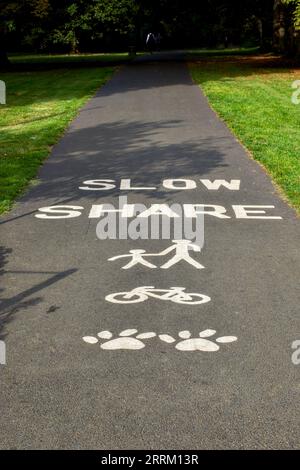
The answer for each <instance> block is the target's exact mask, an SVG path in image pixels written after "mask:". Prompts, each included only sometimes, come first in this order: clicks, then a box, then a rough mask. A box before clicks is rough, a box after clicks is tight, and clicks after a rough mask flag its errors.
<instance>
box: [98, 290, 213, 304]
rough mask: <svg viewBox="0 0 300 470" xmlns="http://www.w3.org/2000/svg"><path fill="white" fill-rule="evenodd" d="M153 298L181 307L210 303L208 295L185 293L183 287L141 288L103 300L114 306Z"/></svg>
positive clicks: (109, 296)
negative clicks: (180, 305)
mask: <svg viewBox="0 0 300 470" xmlns="http://www.w3.org/2000/svg"><path fill="white" fill-rule="evenodd" d="M150 297H153V298H155V299H159V300H166V301H170V302H174V303H177V304H183V305H200V304H205V303H207V302H210V300H211V298H210V297H209V296H208V295H204V294H199V293H196V292H193V293H189V292H185V288H184V287H170V289H155V288H154V287H152V286H150V287H149V286H141V287H136V288H135V289H132V290H131V291H129V292H115V293H114V294H109V295H107V296H106V297H105V300H107V301H108V302H112V303H115V304H135V303H140V302H144V301H145V300H147V299H149V298H150Z"/></svg>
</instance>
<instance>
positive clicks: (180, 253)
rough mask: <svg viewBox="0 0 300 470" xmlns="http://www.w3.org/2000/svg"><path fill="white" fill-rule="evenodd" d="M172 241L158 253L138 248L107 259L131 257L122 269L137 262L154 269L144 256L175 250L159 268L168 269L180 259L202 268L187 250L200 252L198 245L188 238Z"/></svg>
mask: <svg viewBox="0 0 300 470" xmlns="http://www.w3.org/2000/svg"><path fill="white" fill-rule="evenodd" d="M172 242H173V245H172V246H170V247H169V248H166V249H165V250H163V251H161V252H160V253H147V252H146V250H140V249H138V250H130V251H129V253H128V254H126V255H118V256H113V257H112V258H109V259H108V261H115V260H117V259H121V258H131V260H130V261H129V263H127V264H126V265H125V266H122V269H130V268H132V267H133V266H136V265H137V264H140V265H142V266H145V267H147V268H150V269H155V268H157V266H156V265H155V264H153V263H150V262H149V261H148V260H146V259H145V258H146V257H154V256H165V255H167V254H169V253H171V252H173V251H174V252H175V253H174V256H173V257H172V258H171V259H169V260H168V261H167V262H165V263H164V264H163V265H161V266H160V268H161V269H169V268H171V267H172V266H174V265H175V264H177V263H179V262H180V261H182V260H184V261H186V262H187V263H188V264H190V265H191V266H193V267H194V268H196V269H203V268H204V266H203V265H202V264H200V263H199V262H198V261H196V260H194V259H193V258H192V257H191V256H190V254H189V250H191V251H195V252H200V251H201V249H200V247H199V246H198V245H195V244H194V243H192V242H191V241H190V240H172Z"/></svg>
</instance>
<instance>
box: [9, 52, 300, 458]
mask: <svg viewBox="0 0 300 470" xmlns="http://www.w3.org/2000/svg"><path fill="white" fill-rule="evenodd" d="M154 58H155V57H154ZM279 131H280V130H279ZM103 179H106V180H113V181H112V182H110V184H111V185H112V188H111V189H109V190H101V189H100V190H99V188H101V185H100V184H99V182H98V186H97V185H96V184H95V182H94V183H93V184H88V183H84V182H86V181H90V180H103ZM128 179H131V183H130V184H131V187H135V188H136V187H140V188H141V187H143V188H146V187H147V188H149V187H152V188H155V189H134V190H133V189H128V184H129V183H128V181H126V180H128ZM121 180H123V183H122V187H123V188H125V189H120V183H121ZM164 180H172V181H171V182H170V181H169V182H166V181H165V182H164ZM174 180H176V181H174ZM178 180H184V181H178ZM200 180H205V183H203V182H201V181H200ZM207 180H209V181H208V182H207ZM215 180H225V181H227V182H230V181H231V180H237V181H238V183H237V182H235V183H234V182H232V181H231V185H233V186H234V185H237V184H238V185H239V189H236V188H235V189H232V187H233V186H231V189H230V188H228V187H225V186H222V185H221V187H220V188H219V190H216V189H209V188H208V187H207V186H209V187H211V184H212V182H214V181H215ZM114 182H115V183H114ZM163 182H164V183H163ZM114 185H115V187H113V186H114ZM178 186H180V188H179V187H178ZM183 186H187V187H188V189H182V187H183ZM195 186H196V187H195ZM80 187H81V188H82V187H85V188H87V187H90V188H91V189H90V190H88V189H79V188H80ZM172 187H173V189H172ZM126 188H127V189H126ZM174 188H175V189H174ZM120 196H127V198H128V203H129V204H144V205H145V206H146V207H147V208H150V207H152V208H153V205H154V204H159V205H160V208H161V207H162V206H161V205H163V204H164V205H168V206H171V205H172V204H174V203H177V204H179V205H180V206H181V207H182V205H184V204H185V205H188V204H190V205H193V204H199V205H203V206H200V207H202V208H204V210H207V211H213V212H215V213H218V214H219V215H220V214H223V215H227V218H220V217H216V216H215V215H211V214H206V215H204V246H203V247H202V250H201V252H197V251H192V250H189V252H188V253H189V255H190V257H191V258H192V259H194V260H196V261H197V262H198V263H200V264H201V265H202V266H204V269H197V268H196V267H195V266H192V265H191V264H189V263H188V262H187V261H186V259H183V260H181V261H179V262H178V263H177V262H176V260H175V264H174V265H173V266H171V267H169V268H167V269H162V268H161V266H162V265H164V264H165V263H167V262H168V260H170V259H171V258H172V257H173V256H174V254H175V251H170V252H168V253H167V254H165V255H160V256H158V254H159V253H161V252H162V251H164V250H167V249H168V248H169V247H174V246H175V243H173V242H172V239H170V240H167V239H165V240H161V239H160V240H153V239H152V240H151V239H149V240H139V239H138V240H132V239H121V240H120V239H116V240H112V239H107V240H100V239H99V238H98V237H97V235H96V227H97V224H98V222H99V220H100V219H99V218H96V217H90V215H91V212H90V211H91V209H92V206H93V205H94V210H95V211H96V212H97V210H98V211H99V205H101V204H107V203H109V204H113V205H114V207H115V208H118V204H119V197H120ZM57 205H59V206H77V207H80V209H77V211H78V212H79V215H78V217H72V218H58V219H53V218H52V216H53V213H50V212H49V211H48V212H47V211H46V212H42V211H40V210H39V209H41V208H44V207H49V206H51V207H52V206H57ZM95 206H97V207H96V208H95ZM214 206H221V207H222V208H224V210H223V209H220V210H219V209H216V207H214ZM233 206H235V208H233ZM236 206H238V207H236ZM244 206H251V207H248V208H245V207H244ZM253 206H261V207H260V208H257V207H256V208H254V207H253ZM266 206H272V207H266ZM164 207H166V206H164ZM188 207H191V206H188ZM198 208H199V206H198ZM72 210H73V211H74V210H76V209H74V208H73V209H72ZM255 210H256V211H261V212H256V213H255V212H252V211H255ZM218 211H219V212H218ZM220 211H221V212H220ZM41 214H43V216H45V215H46V217H48V218H39V217H36V216H37V215H41ZM65 214H66V213H65ZM71 214H73V215H74V212H73V213H71ZM54 215H55V214H54ZM59 215H60V216H62V215H63V213H61V212H60V213H59ZM249 217H256V218H249ZM262 217H266V218H262ZM271 217H278V218H271ZM131 220H134V219H131ZM0 222H1V224H0V225H1V226H0V232H1V252H0V256H1V297H2V301H1V313H0V318H1V332H0V334H1V340H2V341H4V342H5V345H6V365H0V374H1V383H0V397H1V398H0V402H1V413H0V422H1V435H0V447H1V448H3V449H7V448H17V449H40V448H47V449H67V448H69V449H88V448H94V449H154V448H155V449H191V448H195V449H207V448H209V449H224V448H230V449H239V448H296V447H299V442H300V427H299V422H300V419H299V418H300V412H299V410H300V406H299V401H300V381H299V379H300V375H299V374H300V365H296V364H294V363H293V361H292V354H293V349H292V343H293V342H294V341H296V340H300V320H299V313H300V311H299V293H300V292H299V279H300V267H299V266H300V263H299V261H300V250H299V239H300V236H299V235H300V223H299V219H298V218H297V217H296V214H295V212H294V211H293V209H291V208H289V206H288V205H287V204H286V203H285V202H284V200H283V198H282V197H281V196H280V194H279V193H278V191H277V189H276V188H275V187H274V185H273V184H272V182H271V180H270V178H269V177H268V176H267V174H266V172H265V171H264V169H263V168H261V167H260V166H259V165H258V164H257V163H256V162H255V161H253V160H252V159H251V157H250V156H249V155H248V154H247V152H246V151H245V149H244V148H243V147H242V146H241V144H240V143H239V142H238V141H237V140H236V139H235V137H234V136H233V135H232V133H231V132H230V131H229V130H228V128H227V127H226V126H225V125H224V123H223V122H221V120H219V118H218V117H217V116H216V114H215V113H214V112H213V111H212V110H211V109H210V107H209V105H208V102H207V100H206V98H205V97H204V96H203V94H202V92H201V90H200V89H199V87H198V86H197V85H195V84H193V82H192V80H191V78H190V75H189V72H188V69H187V66H186V65H185V64H184V63H180V62H176V61H174V62H172V61H166V62H164V61H163V60H160V61H155V60H154V61H152V62H147V61H138V62H137V63H135V64H132V65H128V66H125V67H123V68H121V69H120V70H119V71H118V72H117V73H116V74H115V75H114V77H113V78H112V80H111V81H110V82H109V83H107V84H106V85H105V86H104V87H103V88H102V89H101V90H99V92H98V93H97V95H96V96H95V97H94V98H92V99H91V100H90V101H89V102H88V103H87V104H86V105H85V106H84V107H83V109H82V110H81V112H80V114H79V115H78V117H77V118H76V119H75V120H74V121H73V122H72V124H71V125H70V127H69V129H68V130H67V131H66V133H65V135H64V136H63V138H62V139H61V140H60V142H59V143H58V144H57V145H55V147H54V148H53V150H52V152H51V155H50V157H49V158H48V159H47V161H46V163H45V164H44V165H43V167H42V168H41V170H40V172H39V175H38V182H36V183H35V184H33V185H31V187H30V188H29V190H28V191H27V192H26V194H25V195H24V196H23V197H22V198H21V199H20V200H19V201H18V202H17V204H16V205H15V206H14V208H13V210H12V211H11V212H10V213H9V214H7V215H5V216H3V217H2V218H1V219H0ZM132 249H144V250H145V251H146V254H152V255H156V256H153V257H147V258H145V259H147V261H149V262H151V263H152V264H154V265H155V266H157V267H156V268H155V269H154V268H152V269H151V268H150V267H149V266H144V265H141V264H138V265H135V266H133V267H130V268H129V269H122V267H124V266H125V265H126V263H128V262H129V261H130V258H129V257H128V258H121V259H116V260H114V261H108V259H109V258H111V257H115V256H119V255H124V254H128V253H129V250H132ZM141 286H154V287H155V288H156V289H164V290H169V289H170V288H171V287H174V286H176V287H178V286H180V287H184V288H185V291H184V292H188V293H197V294H200V295H203V296H204V295H205V296H207V297H193V299H207V298H210V301H208V302H206V303H202V304H189V303H187V304H184V303H180V298H179V302H178V296H177V297H176V295H175V301H174V294H173V295H171V299H170V298H169V299H166V298H154V297H152V296H151V295H150V296H148V295H147V293H146V294H145V292H144V294H135V295H133V296H131V297H130V296H129V297H128V298H127V299H126V298H124V295H123V294H122V295H119V296H115V297H113V299H117V301H120V300H121V301H124V300H128V299H129V300H140V301H139V302H136V303H127V304H126V303H115V302H111V301H110V300H109V299H108V300H107V299H106V296H108V295H110V294H116V293H120V292H130V291H132V289H135V288H137V287H141ZM181 298H182V297H181ZM110 299H111V297H110ZM176 299H177V301H176ZM185 299H186V297H185ZM188 299H190V298H188ZM126 330H132V331H126ZM135 330H136V331H135ZM103 331H104V332H105V333H103ZM124 331H125V333H124ZM98 333H100V335H99V336H97V334H98ZM146 333H147V334H146ZM150 333H152V334H150ZM199 333H201V337H199ZM120 334H121V336H119V335H120ZM140 334H142V336H141V337H139V335H140ZM144 334H146V335H144ZM154 334H155V335H154ZM126 335H127V336H126ZM128 335H130V336H128ZM167 335H168V336H167ZM190 335H191V337H192V338H194V339H193V340H191V339H189V336H190ZM145 336H146V337H145ZM224 337H225V339H224ZM83 338H85V339H83ZM219 338H221V339H220V340H219ZM218 340H219V341H218ZM168 341H170V342H168ZM171 341H172V342H171ZM224 341H226V342H224ZM116 348H120V349H116ZM125 348H130V349H125ZM294 362H295V361H294Z"/></svg>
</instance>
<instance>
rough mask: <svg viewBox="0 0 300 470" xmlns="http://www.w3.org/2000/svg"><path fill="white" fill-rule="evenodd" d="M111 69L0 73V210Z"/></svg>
mask: <svg viewBox="0 0 300 470" xmlns="http://www.w3.org/2000/svg"><path fill="white" fill-rule="evenodd" d="M113 70H114V69H113V68H88V69H76V70H67V69H61V70H53V71H40V72H27V73H25V72H24V73H9V72H8V73H1V75H0V79H1V80H3V81H5V83H6V88H7V98H6V102H7V104H6V105H0V213H2V212H5V211H7V210H8V209H10V207H11V206H12V203H13V201H14V200H15V198H16V197H17V196H18V195H20V193H21V192H22V191H23V190H24V188H25V187H26V185H27V184H28V182H29V181H30V180H31V179H32V178H34V177H35V176H36V173H37V170H38V167H39V166H40V164H41V163H42V162H43V160H44V159H45V158H46V157H47V155H48V154H49V151H50V147H51V146H52V145H53V144H54V143H55V142H57V140H58V138H59V137H60V136H61V135H62V133H63V131H64V130H65V128H66V126H67V125H68V124H69V122H70V121H71V120H72V119H73V118H74V117H75V116H76V114H77V112H78V110H79V109H80V108H81V106H82V105H83V104H84V103H85V102H86V101H87V100H88V99H89V98H90V97H91V96H92V95H93V94H94V93H95V91H96V90H97V88H99V87H100V86H101V85H103V84H104V83H105V82H106V81H107V80H108V79H109V78H110V76H111V75H112V73H113Z"/></svg>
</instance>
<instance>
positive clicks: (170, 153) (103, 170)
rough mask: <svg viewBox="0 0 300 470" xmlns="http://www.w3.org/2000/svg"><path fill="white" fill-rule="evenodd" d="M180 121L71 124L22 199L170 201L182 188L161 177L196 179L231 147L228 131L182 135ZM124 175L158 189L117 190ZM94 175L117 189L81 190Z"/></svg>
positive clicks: (220, 161) (217, 163) (37, 201)
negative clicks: (165, 183)
mask: <svg viewBox="0 0 300 470" xmlns="http://www.w3.org/2000/svg"><path fill="white" fill-rule="evenodd" d="M183 125H184V123H183V122H182V121H181V120H178V119H173V120H166V121H157V122H141V121H133V122H131V123H128V122H123V121H117V122H111V123H104V124H100V125H98V124H96V125H94V126H90V127H88V128H87V127H84V128H82V129H76V128H75V129H72V127H71V128H70V130H69V132H67V133H66V134H65V136H64V137H63V139H62V140H61V141H60V142H59V144H58V145H56V146H55V147H54V149H53V151H52V154H51V157H50V158H49V159H48V160H47V161H46V163H45V165H44V166H43V167H42V168H41V169H40V172H39V174H38V181H39V184H37V185H35V186H32V187H31V188H30V190H29V191H27V192H26V193H25V194H24V196H23V197H22V198H21V201H23V202H26V205H27V207H28V203H35V204H39V205H40V204H42V205H45V201H47V205H54V204H64V203H68V202H69V204H70V203H72V202H71V201H73V202H74V200H76V201H77V202H78V199H86V200H91V201H95V200H97V199H99V198H101V199H103V198H106V197H109V198H111V197H112V196H119V195H126V194H143V196H144V197H145V198H155V199H165V200H166V201H168V200H172V199H173V197H174V195H175V194H177V193H179V192H180V191H181V190H168V189H164V188H163V187H162V186H161V182H162V180H163V179H168V178H176V179H183V178H193V177H195V178H197V179H198V181H199V178H201V175H207V174H208V173H210V172H211V171H212V170H214V169H216V168H226V167H227V166H228V164H227V163H225V162H224V155H225V153H226V152H230V150H231V148H232V147H233V146H234V145H235V141H233V139H232V137H231V135H230V134H228V133H226V132H224V133H222V132H221V134H219V135H218V136H216V135H214V134H212V135H210V136H209V137H206V138H200V137H197V138H196V139H192V138H191V137H188V138H186V139H183V138H182V137H181V129H182V126H183ZM220 125H221V124H220ZM221 126H222V125H221ZM221 129H222V127H221ZM169 137H170V140H169ZM122 178H123V179H128V178H130V179H131V180H132V184H133V185H134V186H144V187H147V186H148V187H149V186H150V187H155V188H156V189H154V190H135V191H131V190H128V191H125V190H124V191H120V187H119V185H120V180H121V179H122ZM92 179H110V180H115V181H116V187H115V188H114V189H111V190H107V191H97V190H94V191H84V190H80V189H79V187H80V186H82V183H83V182H84V181H86V180H92ZM32 210H34V209H32ZM31 214H32V211H28V215H31ZM18 217H23V215H18ZM9 219H11V220H13V219H14V217H13V218H11V216H9V215H8V216H4V217H3V218H2V222H3V223H6V222H7V221H8V220H9Z"/></svg>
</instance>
